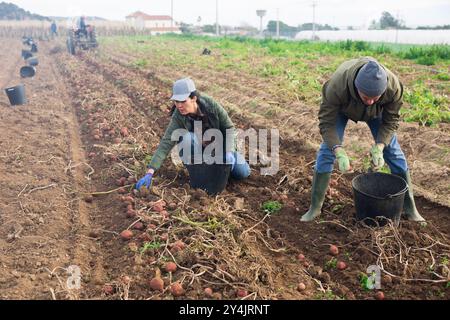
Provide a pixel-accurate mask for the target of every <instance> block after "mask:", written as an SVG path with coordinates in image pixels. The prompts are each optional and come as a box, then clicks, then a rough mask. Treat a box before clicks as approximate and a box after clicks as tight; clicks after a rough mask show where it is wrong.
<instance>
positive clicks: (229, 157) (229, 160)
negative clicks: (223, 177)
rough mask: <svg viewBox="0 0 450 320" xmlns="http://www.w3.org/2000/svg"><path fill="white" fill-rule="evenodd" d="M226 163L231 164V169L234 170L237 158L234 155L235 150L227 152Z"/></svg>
mask: <svg viewBox="0 0 450 320" xmlns="http://www.w3.org/2000/svg"><path fill="white" fill-rule="evenodd" d="M225 163H226V164H231V171H233V169H234V165H235V164H236V159H235V157H234V154H233V152H227V153H225Z"/></svg>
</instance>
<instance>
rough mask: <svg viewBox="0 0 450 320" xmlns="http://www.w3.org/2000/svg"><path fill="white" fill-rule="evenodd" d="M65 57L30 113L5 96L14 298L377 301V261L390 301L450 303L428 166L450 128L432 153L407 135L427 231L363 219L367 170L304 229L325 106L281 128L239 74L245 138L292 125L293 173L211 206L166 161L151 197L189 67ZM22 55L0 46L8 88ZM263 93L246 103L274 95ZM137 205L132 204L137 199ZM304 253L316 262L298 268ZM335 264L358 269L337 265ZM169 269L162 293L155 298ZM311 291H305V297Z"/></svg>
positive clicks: (51, 60) (0, 294)
mask: <svg viewBox="0 0 450 320" xmlns="http://www.w3.org/2000/svg"><path fill="white" fill-rule="evenodd" d="M2 43H3V44H2V45H3V46H5V45H6V43H8V42H7V41H3V42H2ZM55 47H57V44H55V43H44V42H43V43H42V44H41V50H40V54H39V60H40V65H39V67H38V72H37V75H36V77H35V78H33V79H28V80H24V82H25V84H26V90H27V96H28V99H29V103H28V104H27V105H25V106H19V107H10V106H9V104H8V103H7V98H6V97H3V98H1V100H0V121H1V122H2V124H4V125H2V126H1V127H0V136H1V139H0V172H2V179H1V180H0V190H1V191H0V259H1V260H0V268H1V271H0V298H1V299H174V297H173V295H172V294H170V292H169V289H168V288H169V285H170V284H171V283H174V282H176V281H179V282H181V283H182V285H183V287H184V290H185V293H184V294H183V295H182V296H181V297H176V298H175V299H205V298H209V297H207V296H205V293H204V288H206V287H211V288H212V289H213V292H214V294H213V297H212V298H213V299H238V298H240V297H239V295H240V294H242V292H243V291H247V295H246V299H255V298H256V299H332V298H345V299H374V293H375V292H372V291H365V290H363V289H362V288H361V285H360V280H359V278H360V275H361V273H365V272H366V269H367V267H368V266H370V265H374V264H378V265H382V266H383V267H384V269H385V271H386V272H385V273H384V274H383V278H382V290H383V291H384V293H385V295H386V297H387V298H389V299H449V298H450V292H449V289H448V288H447V289H446V286H448V281H450V273H449V264H448V260H449V259H450V241H449V237H450V209H449V207H447V206H442V205H440V204H439V203H444V204H445V203H448V202H446V200H448V199H444V200H442V198H443V197H442V192H443V191H442V190H443V188H445V186H446V184H448V171H445V170H448V168H447V167H448V165H442V166H439V165H437V164H435V162H433V163H434V167H433V166H426V164H427V162H426V161H423V160H422V159H424V158H426V154H430V153H431V152H433V150H438V149H439V148H441V146H442V145H447V146H448V141H447V140H445V139H447V137H448V132H445V131H442V130H440V131H433V130H429V131H427V132H425V133H424V135H423V139H425V140H426V141H432V140H433V139H434V141H439V145H436V147H435V149H433V146H432V145H429V144H427V147H424V148H426V149H420V150H419V148H421V144H419V143H418V144H415V143H414V141H415V140H416V139H414V140H413V139H412V137H414V136H415V135H417V132H418V130H419V129H418V128H417V127H416V126H413V125H403V126H402V128H401V133H400V134H401V137H402V139H403V140H406V141H409V142H410V144H409V146H410V147H409V148H408V147H406V148H405V149H406V150H405V152H406V153H408V154H410V153H412V152H411V151H416V150H417V153H418V154H419V156H418V157H419V158H418V161H414V159H415V158H414V157H415V156H414V157H412V158H411V159H409V161H410V163H413V169H414V173H415V178H416V180H418V181H419V182H418V184H419V188H421V189H424V190H423V191H424V192H423V193H421V194H424V195H427V196H426V197H421V196H420V197H417V206H418V208H419V211H420V212H421V213H422V215H423V216H424V217H425V218H426V219H427V221H428V224H427V226H421V225H418V224H416V223H411V222H408V221H405V220H404V221H402V222H401V224H400V227H399V228H393V227H391V226H388V227H385V228H381V229H369V228H367V227H364V226H361V225H359V224H357V223H356V221H355V220H354V207H353V201H352V195H351V185H350V181H351V178H352V177H353V176H354V175H350V176H341V175H337V174H333V184H332V187H331V190H330V193H329V196H328V197H327V200H326V202H325V204H324V210H323V215H322V217H321V219H318V221H316V222H314V223H301V222H300V220H299V217H300V215H301V214H303V213H304V212H305V211H306V210H307V209H308V206H309V201H310V200H309V197H310V188H311V180H312V177H311V173H312V170H311V168H312V164H313V163H314V158H315V152H316V151H315V148H316V146H317V143H318V142H317V133H316V132H312V131H313V127H314V125H316V122H315V121H316V120H315V119H314V114H313V109H312V107H310V108H309V109H308V110H307V111H308V112H305V113H302V114H301V115H299V117H298V118H297V117H295V112H293V113H290V114H289V117H291V118H289V117H287V116H282V117H281V116H280V118H279V119H278V118H277V119H276V121H275V122H274V121H272V120H273V119H270V117H268V116H267V114H265V111H266V109H263V110H262V111H258V110H248V111H246V110H242V109H241V108H238V107H236V105H237V101H238V100H239V99H240V95H241V89H242V88H240V85H239V82H237V81H238V79H237V78H236V76H237V75H234V77H232V78H229V79H228V78H227V79H226V81H228V82H231V84H230V85H229V86H228V87H227V94H226V95H225V92H222V91H218V92H217V96H215V98H217V99H218V100H219V102H221V103H223V104H224V105H225V106H226V107H227V108H228V109H229V110H230V113H231V114H232V116H233V120H234V122H235V123H236V125H237V126H238V127H240V128H243V129H246V128H249V127H253V128H256V129H257V128H267V127H269V128H272V127H276V126H277V125H281V124H283V123H284V126H281V129H280V131H281V133H282V138H281V150H280V171H279V173H278V174H277V175H276V176H261V175H260V173H259V167H253V168H252V175H251V177H250V178H249V179H247V180H246V181H243V182H236V181H231V182H230V184H229V185H228V187H227V189H226V191H225V192H224V193H222V194H221V195H220V196H218V197H216V198H208V197H206V196H205V195H204V194H202V193H199V192H198V191H195V190H190V188H189V185H188V176H187V174H186V171H185V170H184V169H182V168H179V167H177V166H176V165H175V164H174V163H172V162H171V161H170V160H167V161H166V162H165V164H164V166H163V168H162V169H161V170H160V171H159V172H158V174H157V175H156V176H155V178H154V182H153V185H154V188H153V189H152V192H150V193H148V194H136V193H135V192H133V191H132V184H133V183H134V182H135V179H136V178H139V177H140V176H141V175H142V173H143V170H144V165H143V163H144V159H145V156H146V155H147V154H151V153H152V151H154V150H155V148H156V147H157V144H158V142H159V139H160V137H161V136H162V134H163V133H164V130H165V128H166V126H167V124H168V121H169V119H170V118H169V115H168V109H169V107H170V104H169V103H168V97H169V94H170V88H171V84H170V82H169V81H168V79H175V78H177V77H178V76H180V75H181V74H182V72H181V71H178V70H175V69H173V68H172V69H170V68H161V66H159V65H158V64H157V63H154V65H152V66H149V69H150V71H149V70H144V71H142V70H141V71H138V70H136V69H134V68H132V67H129V64H128V65H127V63H126V62H125V60H126V56H125V57H123V56H122V57H121V56H120V54H119V53H115V54H113V53H112V52H111V51H109V50H105V51H100V54H96V53H82V54H80V55H77V56H75V57H72V56H69V55H67V54H66V53H65V52H64V51H63V50H60V52H58V50H54V49H55ZM20 49H21V45H20V42H19V41H17V40H10V41H9V44H8V50H1V51H0V52H2V53H1V60H0V61H1V65H2V66H1V67H2V70H6V71H5V72H4V73H2V75H1V78H0V83H1V84H2V85H3V87H7V86H9V85H13V84H16V83H18V82H19V79H18V69H19V67H20V65H21V63H22V61H21V60H20V59H18V58H16V57H20ZM13 52H16V53H17V54H16V55H14V54H11V53H13ZM105 56H106V58H105ZM218 79H219V76H218V75H217V74H215V73H211V75H210V76H209V77H207V76H205V78H204V79H203V78H202V79H201V80H199V86H201V87H202V89H205V91H206V92H207V91H208V90H207V89H208V88H209V85H208V83H217V82H216V81H218ZM226 81H225V82H224V83H221V85H223V86H225V85H226V84H227V83H228V82H226ZM248 81H251V79H248ZM255 82H256V81H255ZM245 85H246V86H247V87H251V86H252V84H250V83H246V84H245ZM254 89H255V91H252V92H251V93H248V95H246V96H244V97H243V98H244V99H247V100H250V99H251V96H252V95H253V94H254V95H260V94H263V92H264V88H263V87H257V86H255V87H254ZM208 93H209V92H208ZM211 94H212V93H211ZM268 98H269V97H267V99H268ZM298 107H300V106H298ZM261 112H262V113H261ZM272 118H273V117H272ZM306 120H309V121H306ZM288 122H289V123H290V124H292V126H291V125H290V126H289V127H291V128H292V127H295V126H296V127H297V129H296V130H295V132H294V131H292V130H290V128H287V126H286V124H287V123H288ZM124 128H126V130H125V131H124ZM314 130H315V129H314ZM350 130H351V131H350V132H351V133H352V134H354V133H361V132H363V129H362V128H359V127H358V128H354V129H350ZM364 130H365V131H367V130H366V128H364ZM349 136H350V134H349ZM408 137H411V138H408ZM421 138H422V137H421ZM442 139H444V140H442ZM436 152H438V151H436ZM417 153H413V154H414V155H415V154H417ZM443 168H444V169H445V170H444V171H443ZM446 174H447V175H446ZM430 176H433V179H430ZM121 177H123V179H122V182H119V181H118V180H119V179H120V178H121ZM434 177H436V178H434ZM425 178H427V181H428V183H429V185H427V184H426V183H427V182H426V181H425V180H426V179H425ZM124 180H125V181H124ZM431 180H433V181H431ZM432 182H434V184H432ZM439 185H441V189H439V188H440V187H439ZM112 190H113V191H112ZM436 190H437V192H436ZM110 191H111V192H110ZM98 192H104V193H98ZM90 193H94V194H93V196H90V195H89V194H90ZM124 196H130V197H133V198H132V199H131V200H130V201H129V202H126V201H125V202H124V201H122V197H124ZM160 199H164V200H165V201H166V202H167V211H168V212H167V215H165V214H161V213H160V212H159V211H160V210H156V209H155V206H154V202H155V201H158V200H160ZM433 199H435V200H436V199H437V200H436V201H432V200H433ZM125 200H126V199H125ZM268 200H278V201H280V202H281V203H283V208H282V209H281V211H280V212H278V213H276V214H272V215H270V216H266V215H265V213H263V212H262V210H261V204H262V203H264V202H265V201H268ZM172 203H173V204H174V206H171V204H172ZM127 212H131V213H134V214H133V215H134V217H130V214H128V217H127ZM139 223H142V224H143V225H142V226H139ZM136 227H139V229H140V230H136ZM126 229H129V230H132V232H133V234H134V235H133V237H132V239H131V240H130V241H124V240H122V239H121V236H120V233H121V232H122V231H123V230H126ZM177 241H182V242H183V243H184V245H185V247H184V246H181V247H179V246H178V245H175V244H176V243H177ZM146 244H147V246H146ZM150 244H153V246H151V245H150ZM331 244H334V245H336V246H337V247H338V248H339V251H340V253H339V255H338V256H337V257H333V256H331V255H330V254H329V246H330V245H331ZM175 247H179V248H175ZM144 249H145V250H144ZM300 253H301V254H303V255H304V256H305V261H299V260H298V259H297V257H298V254H300ZM333 258H334V259H336V260H333ZM167 261H174V262H176V263H177V265H178V268H177V271H175V272H173V273H171V274H169V273H167V272H166V271H165V269H164V266H165V264H166V262H167ZM337 261H344V262H345V263H346V264H347V266H348V267H347V268H346V269H345V270H342V271H340V270H338V269H337V268H336V267H335V264H336V262H337ZM71 265H76V266H78V267H79V268H80V271H81V275H82V277H81V288H80V289H78V290H77V289H75V290H73V289H71V288H69V287H67V279H68V277H69V276H70V275H68V274H67V268H68V267H69V266H71ZM158 274H160V275H161V277H162V279H163V281H164V288H165V289H164V291H163V292H159V291H153V290H151V288H150V284H149V283H150V280H151V279H152V278H153V277H154V276H155V275H158ZM388 274H390V276H387V275H388ZM300 282H303V283H304V284H305V285H306V290H304V291H299V290H297V287H298V284H299V283H300ZM239 290H240V291H239Z"/></svg>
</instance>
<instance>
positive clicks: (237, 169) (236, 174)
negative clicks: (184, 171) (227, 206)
mask: <svg viewBox="0 0 450 320" xmlns="http://www.w3.org/2000/svg"><path fill="white" fill-rule="evenodd" d="M182 141H183V142H184V141H190V142H191V143H190V145H191V155H194V153H195V152H202V151H203V150H202V148H201V145H200V143H199V142H198V139H197V137H196V136H195V134H194V133H192V132H188V133H186V134H185V135H184V136H183V137H182ZM187 143H188V144H189V142H187ZM232 154H233V157H234V159H235V164H234V166H233V169H232V170H231V173H230V176H231V178H233V179H235V180H243V179H245V178H248V177H249V176H250V172H251V170H250V165H249V164H248V163H247V161H245V158H244V156H243V155H241V154H240V153H238V152H233V153H232ZM180 157H181V160H182V161H183V163H184V164H186V163H191V159H186V158H185V157H184V155H183V153H182V151H180ZM224 163H225V162H224Z"/></svg>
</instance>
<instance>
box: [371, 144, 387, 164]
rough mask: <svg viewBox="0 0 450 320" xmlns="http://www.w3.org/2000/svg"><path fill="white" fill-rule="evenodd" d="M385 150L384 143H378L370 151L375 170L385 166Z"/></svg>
mask: <svg viewBox="0 0 450 320" xmlns="http://www.w3.org/2000/svg"><path fill="white" fill-rule="evenodd" d="M383 150H384V144H382V143H376V144H374V145H373V146H372V149H370V156H371V157H372V164H373V167H374V169H375V170H377V169H380V168H382V167H383V166H384V158H383Z"/></svg>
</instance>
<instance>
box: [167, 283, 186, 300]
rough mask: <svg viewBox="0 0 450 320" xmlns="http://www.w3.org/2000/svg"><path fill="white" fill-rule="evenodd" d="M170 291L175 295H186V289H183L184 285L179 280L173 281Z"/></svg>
mask: <svg viewBox="0 0 450 320" xmlns="http://www.w3.org/2000/svg"><path fill="white" fill-rule="evenodd" d="M170 293H171V294H172V295H173V296H174V297H180V296H182V295H184V289H183V286H182V285H181V283H179V282H175V283H173V284H172V285H171V286H170Z"/></svg>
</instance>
